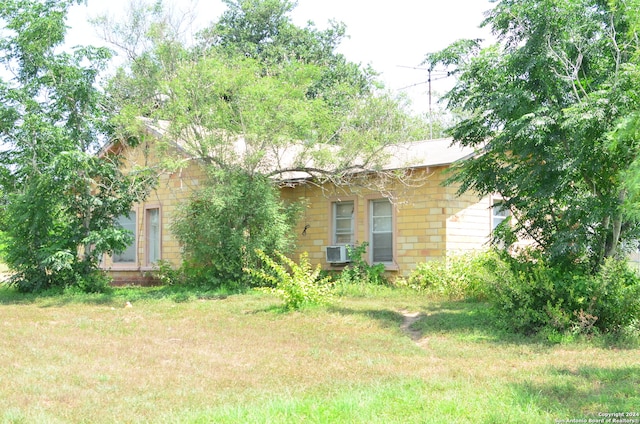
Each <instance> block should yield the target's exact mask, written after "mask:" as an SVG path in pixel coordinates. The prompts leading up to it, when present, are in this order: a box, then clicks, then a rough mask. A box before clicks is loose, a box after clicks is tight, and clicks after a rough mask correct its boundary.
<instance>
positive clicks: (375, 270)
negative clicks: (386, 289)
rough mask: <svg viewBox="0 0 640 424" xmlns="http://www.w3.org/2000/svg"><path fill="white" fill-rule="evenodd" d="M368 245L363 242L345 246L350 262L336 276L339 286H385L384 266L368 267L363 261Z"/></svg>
mask: <svg viewBox="0 0 640 424" xmlns="http://www.w3.org/2000/svg"><path fill="white" fill-rule="evenodd" d="M368 245H369V243H367V242H364V243H362V244H360V245H356V246H347V252H348V255H349V258H350V259H351V262H350V263H349V265H347V266H346V267H344V269H343V270H342V271H341V272H340V274H339V275H338V278H337V280H338V282H339V283H340V284H341V285H349V284H374V285H382V284H387V283H388V281H387V279H386V277H385V276H384V270H385V267H384V264H374V265H369V264H368V263H367V261H365V260H364V254H365V252H366V250H367V246H368Z"/></svg>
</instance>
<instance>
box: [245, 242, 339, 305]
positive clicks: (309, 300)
mask: <svg viewBox="0 0 640 424" xmlns="http://www.w3.org/2000/svg"><path fill="white" fill-rule="evenodd" d="M256 255H257V256H258V257H259V258H260V260H261V261H262V266H261V267H259V268H245V269H244V271H245V272H246V273H247V274H248V275H249V276H251V277H253V278H255V279H256V280H257V281H258V282H259V283H257V284H254V285H259V286H262V287H261V288H262V289H264V290H266V291H268V292H270V293H273V294H275V295H276V296H278V297H280V298H281V299H282V300H283V301H284V308H285V309H300V308H301V307H303V306H306V305H319V304H323V303H327V302H328V301H329V300H330V298H331V296H332V291H333V283H332V282H331V277H329V276H323V275H322V272H321V271H322V268H321V267H320V264H318V265H317V266H316V267H315V268H313V267H312V266H311V264H310V263H309V255H308V253H307V252H304V253H302V254H301V255H300V262H299V263H296V262H294V261H293V260H292V259H290V258H288V257H286V256H285V255H283V254H282V253H280V252H274V256H273V257H271V256H269V255H267V254H266V253H265V252H263V251H262V250H256Z"/></svg>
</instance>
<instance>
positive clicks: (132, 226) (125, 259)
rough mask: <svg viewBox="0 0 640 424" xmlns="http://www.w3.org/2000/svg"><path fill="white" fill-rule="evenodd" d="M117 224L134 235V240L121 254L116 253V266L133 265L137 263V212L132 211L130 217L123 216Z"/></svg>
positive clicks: (114, 258) (117, 220)
mask: <svg viewBox="0 0 640 424" xmlns="http://www.w3.org/2000/svg"><path fill="white" fill-rule="evenodd" d="M116 222H117V223H118V225H120V227H122V228H123V229H125V230H127V231H130V232H131V233H132V235H133V240H132V241H131V243H130V244H129V246H127V248H126V249H125V250H124V251H122V252H121V253H114V255H113V263H114V264H132V263H135V262H136V250H137V249H136V234H137V232H136V212H135V211H131V212H129V215H122V216H119V217H118V218H117V219H116Z"/></svg>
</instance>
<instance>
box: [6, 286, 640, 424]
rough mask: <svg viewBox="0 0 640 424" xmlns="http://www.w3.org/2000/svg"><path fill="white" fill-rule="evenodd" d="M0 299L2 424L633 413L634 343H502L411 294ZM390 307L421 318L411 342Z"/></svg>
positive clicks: (474, 311) (460, 307) (461, 313)
mask: <svg viewBox="0 0 640 424" xmlns="http://www.w3.org/2000/svg"><path fill="white" fill-rule="evenodd" d="M127 302H130V304H131V307H129V306H128V305H127ZM0 303H1V305H0V326H1V328H2V342H1V343H0V359H1V361H2V365H3V366H2V367H1V368H0V419H1V420H2V422H16V423H22V422H23V423H58V422H59V423H69V422H71V423H78V422H91V423H100V422H104V423H112V422H127V423H142V422H150V423H151V422H152V423H176V422H178V423H180V422H185V423H187V422H188V423H190V422H195V423H210V422H214V423H242V422H248V423H299V422H312V423H341V422H342V423H507V422H509V423H554V422H557V420H571V419H574V420H575V419H585V420H587V421H588V420H589V419H601V418H602V417H600V416H599V414H604V413H628V414H633V413H638V412H640V390H639V389H638V387H640V350H638V349H634V348H624V347H619V346H618V347H606V346H602V345H601V343H598V342H585V341H582V342H579V343H578V342H575V343H570V344H568V343H565V344H556V345H552V344H549V343H544V342H541V341H536V340H531V339H527V338H524V337H518V336H512V335H508V334H504V333H502V332H500V331H498V330H496V329H495V328H493V327H492V325H491V320H490V319H489V314H488V311H487V309H486V307H485V306H484V305H482V304H469V303H447V302H444V303H443V302H437V301H433V300H429V299H427V298H425V297H424V296H423V295H420V294H417V293H415V292H408V291H397V290H395V291H394V290H378V291H377V293H375V294H373V292H371V291H369V294H368V295H366V296H362V295H361V296H355V295H354V296H352V297H348V298H342V299H340V300H337V301H335V302H334V303H333V304H332V305H331V306H328V307H322V308H315V309H309V310H305V311H302V312H291V313H283V312H281V311H280V310H279V309H278V308H277V306H278V305H279V302H278V300H277V299H275V298H273V297H270V296H268V295H265V294H245V295H232V296H228V297H224V296H200V297H199V296H197V295H193V294H190V293H189V292H172V291H170V290H169V291H167V290H165V289H118V290H116V291H115V292H114V293H113V294H111V295H84V296H49V297H41V298H35V297H30V296H20V295H16V294H15V293H13V292H11V291H8V290H0ZM403 312H419V313H420V316H419V319H418V320H417V322H415V324H413V325H412V327H411V329H412V330H414V331H412V334H408V333H406V332H404V331H403V330H402V328H401V327H402V324H403V320H404V317H403ZM410 335H412V336H414V337H413V339H412V337H410ZM630 418H633V419H637V420H639V421H637V422H640V417H630Z"/></svg>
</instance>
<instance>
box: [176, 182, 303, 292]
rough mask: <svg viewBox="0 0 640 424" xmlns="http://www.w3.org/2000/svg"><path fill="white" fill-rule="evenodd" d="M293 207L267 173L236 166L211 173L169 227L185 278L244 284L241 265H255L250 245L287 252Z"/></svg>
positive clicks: (269, 251)
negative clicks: (181, 250) (179, 250)
mask: <svg viewBox="0 0 640 424" xmlns="http://www.w3.org/2000/svg"><path fill="white" fill-rule="evenodd" d="M298 210H299V208H298V207H297V205H288V204H285V203H284V202H283V201H282V200H281V199H280V196H279V192H278V189H277V187H275V186H274V185H273V183H272V182H271V181H270V180H269V178H267V177H265V176H261V175H249V174H247V173H244V172H241V171H224V172H222V171H221V172H219V173H216V174H214V175H212V177H211V180H210V181H209V182H208V184H207V186H206V187H203V188H202V189H200V190H198V191H197V192H196V193H194V195H193V197H192V198H191V200H190V201H189V202H188V204H186V205H185V206H184V208H182V209H181V210H180V211H179V213H178V216H177V218H176V220H175V221H174V223H173V225H172V230H173V232H174V234H175V235H176V237H177V238H178V240H179V241H180V242H181V243H182V245H183V247H184V260H185V265H186V266H183V269H184V272H185V276H186V277H187V278H188V280H189V282H190V283H192V284H196V285H199V286H208V287H220V286H237V287H239V288H242V287H245V286H249V285H250V281H248V279H247V274H246V273H244V272H243V269H244V268H253V267H256V266H259V264H260V259H259V258H258V257H257V256H256V253H255V252H256V250H261V251H264V252H266V253H267V254H269V255H270V254H272V253H273V252H275V251H279V252H288V251H289V250H290V249H291V247H292V246H293V242H294V234H295V232H294V231H293V225H294V223H295V218H296V216H297V211H298Z"/></svg>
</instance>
